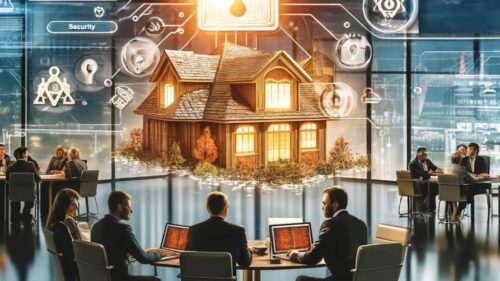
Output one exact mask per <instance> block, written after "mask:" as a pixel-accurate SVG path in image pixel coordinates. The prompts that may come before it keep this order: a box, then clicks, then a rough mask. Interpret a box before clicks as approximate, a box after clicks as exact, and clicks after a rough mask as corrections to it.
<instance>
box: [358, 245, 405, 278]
mask: <svg viewBox="0 0 500 281" xmlns="http://www.w3.org/2000/svg"><path fill="white" fill-rule="evenodd" d="M402 249H403V246H402V245H401V244H400V243H387V244H371V245H363V246H360V247H359V248H358V252H357V254H356V265H355V268H354V269H353V270H352V272H353V276H352V280H353V281H365V280H366V281H373V280H384V281H397V280H398V279H399V274H400V273H401V267H402V266H403V263H402V261H401V251H402Z"/></svg>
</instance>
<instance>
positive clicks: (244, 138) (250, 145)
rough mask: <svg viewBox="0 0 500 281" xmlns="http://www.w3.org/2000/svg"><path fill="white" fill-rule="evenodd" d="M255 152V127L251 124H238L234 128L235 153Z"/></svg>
mask: <svg viewBox="0 0 500 281" xmlns="http://www.w3.org/2000/svg"><path fill="white" fill-rule="evenodd" d="M253 152H255V129H254V127H253V126H240V127H239V128H238V130H236V153H237V154H245V153H253Z"/></svg>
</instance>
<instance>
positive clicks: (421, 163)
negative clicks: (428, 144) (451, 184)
mask: <svg viewBox="0 0 500 281" xmlns="http://www.w3.org/2000/svg"><path fill="white" fill-rule="evenodd" d="M408 168H409V169H410V172H411V177H412V178H413V179H417V180H422V181H423V182H421V183H419V187H420V193H421V194H422V195H423V196H418V197H414V200H415V204H414V206H416V208H417V211H418V212H426V211H427V210H428V211H429V212H430V213H435V212H436V195H437V194H438V185H437V183H429V182H427V181H428V180H429V179H430V178H431V175H432V174H434V173H440V172H442V170H441V169H439V168H438V167H437V166H436V165H434V163H432V161H431V160H430V159H428V158H427V148H425V147H419V148H417V153H416V156H415V158H414V159H413V160H412V161H411V162H410V164H409V165H408Z"/></svg>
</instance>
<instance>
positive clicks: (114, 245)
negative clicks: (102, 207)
mask: <svg viewBox="0 0 500 281" xmlns="http://www.w3.org/2000/svg"><path fill="white" fill-rule="evenodd" d="M108 208H109V214H107V215H106V216H104V218H102V219H101V220H100V221H98V222H97V223H96V224H95V225H94V227H93V228H92V233H91V240H92V242H96V243H99V244H102V245H103V246H104V248H105V249H106V254H107V256H108V261H109V265H110V266H113V268H112V269H111V280H113V281H158V280H161V279H160V278H159V277H156V276H132V275H129V272H128V263H129V256H130V255H131V256H133V257H134V258H135V259H136V260H137V261H139V262H140V263H152V262H155V261H158V260H160V258H161V252H159V251H151V252H148V253H146V252H144V250H143V249H142V248H141V246H140V245H139V242H137V240H136V239H135V235H134V233H133V232H132V228H131V227H130V225H128V224H124V223H121V222H120V220H129V219H130V216H131V215H132V213H133V211H132V197H131V196H130V195H129V194H127V193H124V192H121V191H113V192H111V194H110V195H109V198H108Z"/></svg>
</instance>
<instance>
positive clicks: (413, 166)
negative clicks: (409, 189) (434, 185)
mask: <svg viewBox="0 0 500 281" xmlns="http://www.w3.org/2000/svg"><path fill="white" fill-rule="evenodd" d="M425 163H426V165H427V168H428V169H429V170H432V171H436V170H437V169H438V167H437V166H436V165H434V163H432V161H431V160H429V159H426V160H425ZM408 168H409V169H410V173H411V177H412V178H414V179H422V180H428V179H429V178H430V177H431V176H430V175H429V172H426V171H425V170H424V166H423V165H422V163H421V162H420V161H419V160H418V159H417V158H415V159H413V160H412V161H411V162H410V164H409V165H408Z"/></svg>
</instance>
